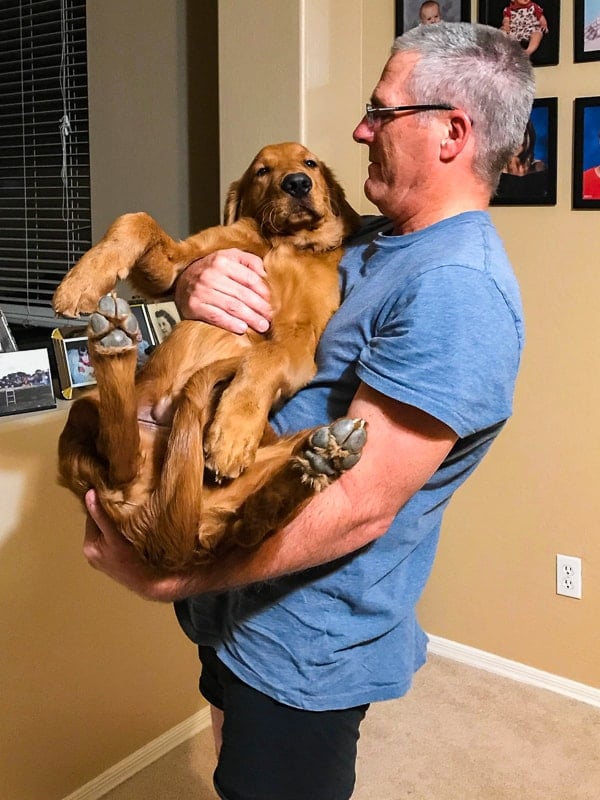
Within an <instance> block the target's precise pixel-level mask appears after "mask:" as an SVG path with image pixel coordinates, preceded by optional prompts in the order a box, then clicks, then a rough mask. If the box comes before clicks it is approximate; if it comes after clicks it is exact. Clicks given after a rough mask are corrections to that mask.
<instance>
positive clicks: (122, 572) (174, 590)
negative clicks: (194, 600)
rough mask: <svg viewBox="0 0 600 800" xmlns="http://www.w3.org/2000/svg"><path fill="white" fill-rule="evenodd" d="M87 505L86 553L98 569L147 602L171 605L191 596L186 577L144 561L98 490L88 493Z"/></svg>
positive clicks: (84, 546)
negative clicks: (97, 493)
mask: <svg viewBox="0 0 600 800" xmlns="http://www.w3.org/2000/svg"><path fill="white" fill-rule="evenodd" d="M85 504H86V507H87V510H88V518H87V520H86V525H85V537H84V540H83V554H84V556H85V557H86V559H87V560H88V562H89V564H90V565H91V566H92V567H94V569H97V570H100V571H101V572H104V573H105V574H106V575H108V576H109V577H110V578H112V579H113V580H115V581H117V582H118V583H121V584H122V585H123V586H126V587H127V588H128V589H131V591H133V592H136V594H139V595H140V596H141V597H144V598H146V599H147V600H159V601H161V602H164V603H170V602H172V601H173V600H177V599H180V598H182V597H185V596H186V595H187V594H188V592H187V590H186V576H182V575H170V574H167V573H164V574H163V573H160V572H159V571H158V570H156V569H154V568H153V567H150V566H149V565H148V564H145V563H144V562H143V561H141V560H140V558H139V556H138V554H137V553H136V551H135V550H134V548H133V547H132V545H131V544H130V543H129V542H128V541H127V540H126V539H125V538H124V537H123V536H122V535H121V534H120V533H119V532H118V531H117V529H116V528H115V526H114V524H113V523H112V521H111V520H110V519H109V517H108V515H107V514H106V512H105V511H104V509H103V508H102V506H101V505H100V501H99V500H98V496H97V495H96V492H95V491H94V489H90V491H89V492H88V493H87V494H86V496H85Z"/></svg>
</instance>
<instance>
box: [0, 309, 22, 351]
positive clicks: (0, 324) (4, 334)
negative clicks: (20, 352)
mask: <svg viewBox="0 0 600 800" xmlns="http://www.w3.org/2000/svg"><path fill="white" fill-rule="evenodd" d="M17 349H18V348H17V343H16V342H15V340H14V337H13V335H12V333H11V330H10V328H9V327H8V322H7V320H6V317H5V316H4V312H3V311H2V309H1V308H0V353H14V352H15V351H16V350H17Z"/></svg>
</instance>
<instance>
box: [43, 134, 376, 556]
mask: <svg viewBox="0 0 600 800" xmlns="http://www.w3.org/2000/svg"><path fill="white" fill-rule="evenodd" d="M358 222H359V218H358V216H357V214H356V213H355V212H354V211H353V209H352V208H351V207H350V206H349V204H348V203H347V201H346V199H345V196H344V192H343V190H342V189H341V187H340V186H339V185H338V184H337V182H336V181H335V180H334V178H333V175H332V173H331V171H330V170H329V169H328V168H327V167H326V166H325V165H324V164H323V163H322V162H321V161H320V160H319V159H318V158H317V157H316V156H314V155H313V154H312V153H310V152H309V151H308V150H307V149H306V148H304V147H303V146H301V145H299V144H295V143H284V144H280V145H270V146H267V147H265V148H263V149H262V150H261V151H260V153H258V155H257V156H256V158H255V159H254V160H253V162H252V164H251V165H250V166H249V168H248V169H247V170H246V172H245V173H244V175H243V176H242V178H241V179H240V180H239V181H236V182H235V183H234V184H233V185H232V186H231V189H230V191H229V195H228V198H227V202H226V208H225V225H222V226H216V227H213V228H208V229H206V230H204V231H201V232H200V233H197V234H195V235H193V236H190V237H189V238H187V239H185V240H183V241H179V242H177V241H175V240H173V239H172V238H171V237H169V236H168V235H167V234H166V233H165V232H164V231H163V230H162V229H161V228H160V227H159V225H158V224H157V223H156V222H155V221H154V220H153V219H152V218H151V217H150V216H148V215H147V214H144V213H137V214H127V215H124V216H122V217H119V218H118V219H117V220H116V221H115V222H114V223H113V224H112V226H111V227H110V228H109V230H108V231H107V233H106V234H105V235H104V237H103V238H102V240H101V241H100V242H99V243H98V244H97V245H95V246H94V247H93V248H92V249H91V250H90V251H89V252H87V253H86V254H85V255H84V256H83V257H82V258H81V259H80V261H79V262H78V263H77V264H76V265H75V267H74V268H73V269H72V270H71V271H70V272H69V273H68V274H67V276H66V277H65V278H64V280H63V281H62V283H61V284H60V286H59V287H58V289H57V290H56V293H55V295H54V298H53V305H54V309H55V311H56V312H57V313H59V314H62V315H65V316H78V315H79V314H80V313H92V312H95V313H92V317H91V318H90V324H89V325H88V339H89V351H90V355H91V357H92V363H93V366H94V370H95V374H96V380H97V387H96V388H95V389H94V390H93V391H91V392H89V393H88V394H86V395H84V396H82V397H80V398H79V399H77V400H76V401H75V402H74V403H73V406H72V409H71V412H70V414H69V419H68V421H67V424H66V427H65V430H64V431H63V433H62V435H61V437H60V442H59V474H60V479H61V481H62V483H63V484H64V485H66V486H67V487H68V488H70V489H71V490H72V491H74V492H75V493H76V494H77V495H78V496H79V497H81V498H82V497H83V496H84V494H85V492H86V491H87V490H88V489H89V488H90V487H95V488H96V489H97V491H98V493H99V497H100V500H101V502H102V504H103V505H104V507H105V508H106V510H107V512H108V514H109V516H110V517H111V518H112V519H113V520H114V521H115V522H116V524H117V526H118V527H119V529H120V530H122V532H123V534H124V535H125V536H126V537H127V538H128V539H129V540H130V541H131V542H132V543H133V545H134V546H135V547H136V548H137V550H138V551H139V552H140V554H141V555H142V556H143V557H144V558H146V559H147V560H148V561H150V562H151V563H154V564H157V565H158V564H160V565H161V566H163V567H167V568H172V569H177V568H180V567H181V566H183V565H184V564H186V563H188V562H190V560H192V559H194V558H195V559H198V558H202V557H203V556H204V555H205V554H206V553H208V552H211V551H214V550H215V549H216V548H217V546H224V545H225V544H226V543H231V542H233V541H235V542H236V543H238V544H244V545H252V544H255V543H256V542H258V541H260V540H261V539H262V538H263V537H264V536H265V535H267V534H268V533H269V532H271V531H273V530H274V529H275V528H277V527H278V526H280V525H281V524H282V523H283V522H285V520H287V519H289V518H291V516H293V515H294V514H295V513H297V510H298V509H299V508H300V507H301V506H302V505H303V504H304V503H305V502H306V501H307V500H308V499H309V498H310V497H311V496H312V495H313V494H314V493H315V492H316V491H319V490H320V489H321V488H323V487H324V486H326V485H328V484H329V483H330V482H331V481H332V480H333V479H335V478H336V477H338V476H339V474H341V472H343V471H344V470H345V469H346V468H348V467H349V466H351V465H352V463H355V461H356V460H358V456H359V453H360V449H361V447H362V444H363V442H364V431H363V425H362V423H361V422H359V421H346V422H342V423H340V425H341V427H340V426H338V429H337V431H333V435H332V432H331V430H327V431H326V432H325V434H323V432H322V431H320V432H317V433H315V430H316V429H311V430H310V431H303V432H301V433H299V434H296V435H295V436H291V437H285V438H283V439H279V440H278V439H277V438H276V437H275V436H274V434H273V432H272V431H271V430H270V428H269V427H268V423H267V419H268V414H269V412H270V410H271V408H272V406H273V404H274V403H275V402H277V401H278V400H282V399H284V398H287V397H289V396H290V395H292V394H293V393H294V392H296V391H297V390H298V389H299V388H301V387H302V386H304V385H305V384H306V383H307V382H308V381H309V380H310V379H311V378H312V376H313V375H314V372H315V363H314V355H315V349H316V346H317V343H318V340H319V337H320V336H321V333H322V332H323V329H324V327H325V325H326V324H327V322H328V320H329V318H330V316H331V314H332V313H333V312H334V310H335V309H336V307H337V305H338V303H339V288H338V273H337V267H338V263H339V260H340V258H341V255H342V243H343V240H344V239H345V238H346V237H347V236H348V235H349V234H350V233H351V232H352V231H353V230H355V229H356V227H357V226H358ZM232 247H236V248H240V249H241V250H245V251H249V252H252V253H255V254H256V255H258V256H261V257H262V258H263V260H264V265H265V269H266V272H267V276H268V282H269V286H270V291H271V301H272V306H273V310H274V317H273V322H272V325H271V328H270V330H269V331H268V333H266V334H264V335H260V334H257V333H255V332H253V331H249V332H248V333H247V334H245V335H243V336H238V335H235V334H232V333H229V332H226V331H223V330H221V329H219V328H216V327H213V326H211V325H207V324H205V323H202V322H198V321H183V322H181V323H179V324H178V325H177V326H176V327H175V329H174V331H173V333H171V334H170V336H169V337H168V338H167V339H166V340H165V341H164V342H163V343H162V344H161V345H160V346H159V347H158V348H156V350H155V351H154V352H153V353H152V355H151V357H150V359H149V361H148V363H147V364H146V365H145V367H144V368H143V369H142V370H140V371H139V372H138V373H137V375H136V374H135V366H136V350H137V348H136V342H135V336H136V331H135V330H134V327H135V324H136V323H135V319H134V318H133V317H132V315H131V314H130V310H129V307H128V306H127V304H126V303H124V301H122V300H117V299H116V297H114V295H109V296H106V295H107V293H110V292H112V290H113V289H114V286H115V284H116V282H117V279H119V278H121V279H124V278H128V279H129V280H130V281H131V283H132V284H133V286H134V287H135V289H136V290H137V291H138V292H139V293H141V294H142V295H144V296H145V297H147V298H158V297H161V296H164V295H165V294H167V293H168V292H169V291H171V290H172V289H173V286H174V283H175V281H176V279H177V276H178V275H179V274H180V273H181V272H182V271H183V270H184V269H185V268H186V267H187V266H188V265H189V264H190V263H191V262H192V261H193V260H195V259H197V258H199V257H201V256H204V255H207V254H208V253H211V252H213V251H215V250H219V249H225V248H232ZM100 298H102V299H100ZM98 312H99V313H98ZM123 334H124V336H123ZM115 335H116V338H115ZM119 337H120V338H119ZM340 432H341V433H340ZM348 437H349V438H348ZM315 454H316V456H315ZM322 458H325V459H326V461H327V464H328V467H327V468H325V469H324V470H323V469H322V461H321V460H319V459H322ZM315 465H316V466H315ZM205 468H206V469H205ZM207 470H209V471H210V472H207ZM328 472H331V473H332V474H331V475H329V474H327V473H328ZM211 474H212V476H213V477H214V478H216V480H215V479H211V477H210V475H211ZM207 476H208V477H207Z"/></svg>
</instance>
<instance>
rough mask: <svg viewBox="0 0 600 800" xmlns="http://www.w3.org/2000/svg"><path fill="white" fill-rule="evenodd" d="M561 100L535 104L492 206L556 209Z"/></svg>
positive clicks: (501, 178)
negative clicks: (517, 150)
mask: <svg viewBox="0 0 600 800" xmlns="http://www.w3.org/2000/svg"><path fill="white" fill-rule="evenodd" d="M557 117H558V98H556V97H545V98H539V99H536V100H534V101H533V108H532V110H531V115H530V117H529V122H528V123H527V128H526V131H525V136H524V138H523V144H522V147H521V149H520V150H519V152H518V153H517V154H516V155H515V156H514V157H513V158H512V159H511V161H510V163H509V164H508V165H507V168H506V170H505V172H503V173H502V175H501V176H500V182H499V184H498V187H497V189H496V194H495V195H494V197H493V199H492V201H491V205H493V206H554V205H556V171H557V170H556V164H557Z"/></svg>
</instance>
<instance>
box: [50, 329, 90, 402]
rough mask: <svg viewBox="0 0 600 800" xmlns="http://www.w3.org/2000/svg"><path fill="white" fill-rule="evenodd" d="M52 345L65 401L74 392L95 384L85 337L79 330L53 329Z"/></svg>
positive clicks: (69, 398) (71, 396)
mask: <svg viewBox="0 0 600 800" xmlns="http://www.w3.org/2000/svg"><path fill="white" fill-rule="evenodd" d="M52 344H53V347H54V357H55V359H56V366H57V368H58V380H59V384H60V391H61V394H62V396H63V397H64V398H65V400H71V399H72V398H73V392H74V390H76V389H85V388H86V387H89V386H93V385H94V384H95V383H96V377H95V375H94V368H93V367H92V364H91V359H90V354H89V351H88V340H87V336H84V335H83V329H81V328H76V329H75V330H73V331H70V330H69V329H68V328H55V329H54V330H53V331H52Z"/></svg>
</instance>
